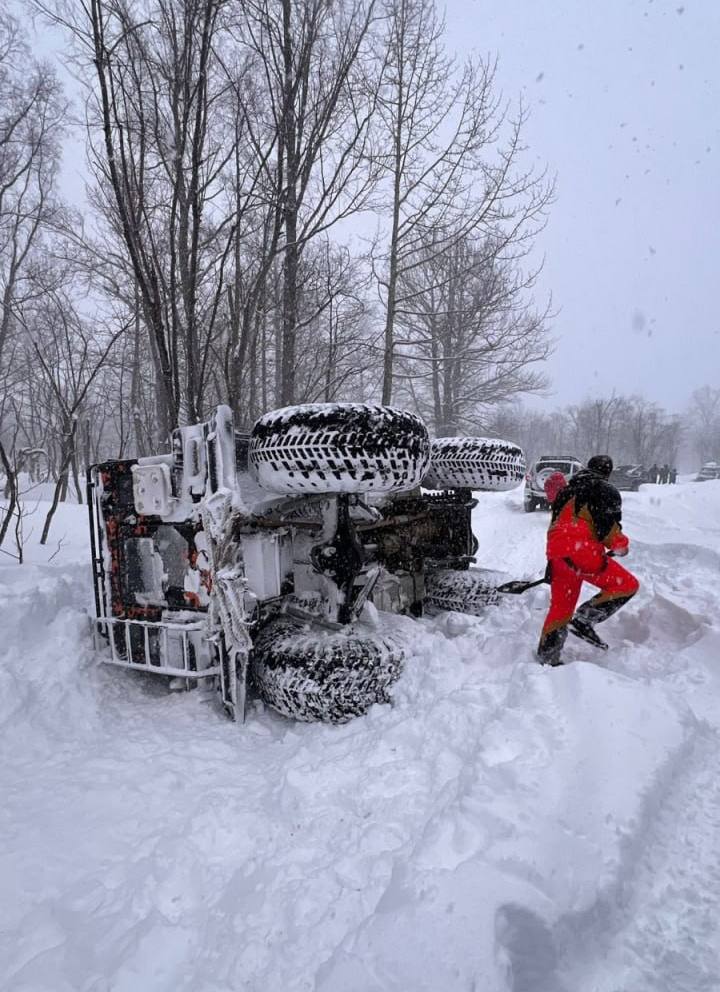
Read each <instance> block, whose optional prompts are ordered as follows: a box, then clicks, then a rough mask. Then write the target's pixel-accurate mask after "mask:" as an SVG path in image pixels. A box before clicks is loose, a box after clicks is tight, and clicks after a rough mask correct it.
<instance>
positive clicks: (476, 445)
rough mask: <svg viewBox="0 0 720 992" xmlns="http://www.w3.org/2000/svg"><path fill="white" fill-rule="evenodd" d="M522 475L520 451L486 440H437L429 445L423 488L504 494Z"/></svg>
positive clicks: (449, 438)
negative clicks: (428, 462)
mask: <svg viewBox="0 0 720 992" xmlns="http://www.w3.org/2000/svg"><path fill="white" fill-rule="evenodd" d="M524 476H525V457H524V455H523V453H522V449H521V448H519V447H518V446H517V444H513V443H512V442H510V441H498V440H496V439H494V438H487V437H438V438H435V440H434V441H433V442H432V447H431V450H430V468H429V469H428V472H427V473H426V475H425V478H424V479H423V486H425V487H426V488H427V489H483V490H495V491H496V492H504V491H505V490H508V489H514V488H515V487H516V486H518V485H519V484H520V483H521V482H522V481H523V478H524Z"/></svg>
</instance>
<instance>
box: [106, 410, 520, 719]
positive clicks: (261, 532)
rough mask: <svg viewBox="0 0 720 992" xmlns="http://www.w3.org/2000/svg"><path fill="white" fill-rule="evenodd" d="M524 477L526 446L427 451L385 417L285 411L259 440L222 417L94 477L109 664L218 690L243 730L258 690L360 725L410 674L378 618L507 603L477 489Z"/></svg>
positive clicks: (482, 444)
mask: <svg viewBox="0 0 720 992" xmlns="http://www.w3.org/2000/svg"><path fill="white" fill-rule="evenodd" d="M524 469H525V465H524V459H523V455H522V452H521V450H520V449H519V448H518V447H517V445H514V444H511V443H507V442H504V441H497V440H491V439H487V438H468V437H462V438H438V439H435V440H434V441H432V442H431V441H430V438H429V437H428V433H427V430H426V428H425V426H424V424H423V423H422V421H421V420H420V419H419V418H418V417H416V416H414V415H413V414H411V413H408V412H405V411H402V410H397V409H394V408H391V407H381V406H369V405H365V404H357V403H343V404H307V405H303V406H295V407H288V408H285V409H282V410H276V411H273V412H271V413H268V414H266V415H265V416H264V417H262V418H261V419H260V420H258V421H257V423H256V424H255V426H254V427H253V429H252V432H251V433H250V434H247V433H242V432H239V431H236V430H235V429H234V425H233V419H232V414H231V411H230V409H229V408H228V407H218V409H217V411H216V413H215V414H214V416H213V417H212V418H211V419H210V420H209V421H207V422H206V423H203V424H197V425H193V426H190V427H183V428H179V429H178V430H176V431H175V433H174V435H173V439H172V450H171V452H170V453H168V454H163V455H157V456H154V457H149V458H138V459H131V460H122V461H107V462H104V463H102V464H98V465H95V466H93V467H92V468H91V469H90V471H89V475H88V506H89V509H90V526H91V538H92V540H91V546H92V560H93V575H94V585H95V603H96V612H97V618H96V620H95V629H96V638H97V641H98V642H100V643H101V644H102V645H103V660H105V661H107V662H108V663H110V664H114V665H118V666H121V667H124V668H130V669H138V670H141V671H145V672H154V673H157V674H160V675H164V676H166V677H168V678H169V679H171V680H172V684H173V685H175V686H187V687H192V686H196V685H198V684H200V683H205V684H206V685H207V684H213V685H215V686H216V687H217V689H218V692H219V695H220V699H221V700H222V704H223V706H224V707H225V709H226V711H227V712H228V713H229V715H230V716H232V717H233V718H234V719H240V720H242V719H244V715H245V707H246V699H247V696H248V692H255V693H257V694H258V695H259V696H260V697H261V698H262V699H263V700H264V701H265V702H266V703H267V704H268V705H269V706H271V707H273V708H274V709H275V710H277V711H278V712H280V713H282V714H283V715H285V716H287V717H290V718H294V719H300V720H325V721H331V722H342V721H345V720H348V719H350V718H351V717H353V716H356V715H359V714H361V713H363V712H365V711H366V710H367V709H368V707H370V706H371V705H372V704H373V703H376V702H385V701H387V700H388V699H389V693H390V689H391V687H392V685H393V683H394V682H395V681H396V679H397V678H398V676H399V674H400V672H401V670H402V664H403V649H402V646H401V645H400V644H399V643H398V642H396V640H395V639H394V638H393V636H392V633H391V632H390V633H388V632H387V628H388V625H387V624H383V623H382V622H378V618H379V617H381V616H382V614H383V613H406V614H410V615H413V616H421V615H422V614H423V612H424V610H425V609H426V608H427V607H430V608H434V609H452V610H459V611H464V612H468V613H478V612H480V611H481V610H482V609H483V608H484V607H486V606H487V605H489V604H492V603H494V602H496V601H497V599H498V593H497V592H496V591H495V588H494V586H493V581H492V575H491V574H489V573H486V572H483V571H482V570H480V569H477V568H474V567H472V566H473V563H474V562H475V555H476V552H477V541H476V540H475V538H474V536H473V532H472V527H471V520H470V517H471V511H472V508H473V507H474V506H475V505H476V501H475V500H474V498H473V496H472V492H473V491H474V490H504V489H510V488H513V487H515V486H517V485H518V484H519V483H520V482H521V481H522V479H523V473H524ZM377 611H380V613H378V612H377ZM390 626H391V625H390Z"/></svg>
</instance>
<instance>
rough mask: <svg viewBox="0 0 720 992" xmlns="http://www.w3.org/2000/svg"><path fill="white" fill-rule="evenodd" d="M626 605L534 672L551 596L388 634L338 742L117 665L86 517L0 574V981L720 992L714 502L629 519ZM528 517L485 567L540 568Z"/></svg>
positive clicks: (483, 508) (646, 503)
mask: <svg viewBox="0 0 720 992" xmlns="http://www.w3.org/2000/svg"><path fill="white" fill-rule="evenodd" d="M624 502H625V507H626V530H627V532H628V534H629V535H630V537H631V540H632V542H633V543H632V550H631V556H630V557H629V558H628V559H627V562H628V565H629V567H630V568H632V569H633V570H635V571H636V572H637V574H638V576H639V578H640V580H641V583H642V588H641V592H640V594H639V595H638V597H637V598H636V600H635V601H634V602H633V604H631V605H630V606H629V607H627V608H626V610H624V611H623V612H622V613H621V614H619V615H618V617H617V618H615V619H612V620H610V621H609V622H608V625H607V626H606V627H605V628H604V630H603V634H604V635H605V634H607V639H608V641H609V642H610V645H611V651H610V652H609V653H608V655H605V656H603V655H597V654H596V653H594V652H593V649H592V648H590V647H588V646H587V645H584V644H582V643H580V642H577V643H573V644H570V645H569V646H568V648H567V649H566V650H567V657H568V659H569V660H572V661H573V662H574V663H572V664H568V665H567V666H566V667H564V668H562V669H556V670H549V669H544V668H541V667H539V666H537V665H536V664H535V662H534V661H533V649H534V646H535V643H536V640H537V635H538V630H539V627H540V625H541V622H542V617H543V611H544V609H545V607H546V602H547V591H546V590H545V589H544V588H542V587H541V588H540V589H536V590H533V591H532V592H530V593H528V594H527V595H526V596H524V597H517V598H516V597H507V598H506V599H505V600H504V601H503V602H502V603H501V605H500V606H499V607H494V608H492V609H491V610H489V611H488V613H487V615H486V616H485V617H482V618H474V617H466V616H464V615H459V614H442V615H438V616H436V617H427V618H425V619H423V620H421V621H412V620H410V619H407V618H382V620H381V621H380V623H381V625H385V624H387V625H390V626H392V628H393V629H394V631H395V633H396V634H399V635H400V636H401V637H402V638H403V639H404V640H405V642H406V645H407V648H408V654H409V662H408V665H407V668H406V671H405V673H404V675H403V676H402V678H401V680H400V682H399V683H398V685H397V688H396V692H395V703H394V705H393V706H392V707H391V706H378V707H375V708H374V709H373V710H371V712H370V713H368V715H367V716H366V717H364V718H361V719H357V720H355V721H353V722H351V723H349V724H347V725H344V726H340V727H327V726H319V725H299V724H293V723H289V722H287V721H284V720H283V719H282V718H280V717H278V716H276V715H274V714H272V713H270V712H269V711H267V712H265V711H263V710H262V708H261V707H260V706H259V705H257V706H256V707H255V708H254V709H253V710H251V713H250V717H249V720H248V723H247V724H246V725H245V726H244V727H241V728H239V727H237V726H234V725H232V724H231V723H229V722H227V721H225V720H224V719H223V717H222V716H221V715H220V713H219V710H218V708H217V706H216V704H215V702H214V700H213V699H212V698H210V699H209V698H208V697H206V696H202V695H200V694H199V693H195V692H191V693H181V694H169V693H168V692H167V691H166V689H165V687H164V686H163V685H162V684H161V683H159V682H157V681H154V680H153V678H152V677H151V676H144V675H142V674H140V675H135V674H134V673H127V672H118V671H115V670H112V669H106V668H103V667H102V666H101V665H99V664H98V660H97V658H96V657H95V655H94V654H93V651H92V646H91V641H90V635H89V625H88V623H87V619H86V611H88V610H89V609H90V608H91V596H92V592H91V584H90V570H89V566H88V564H87V557H88V552H87V547H86V527H85V516H84V509H83V508H82V507H62V508H61V510H60V511H59V514H58V519H57V520H56V523H55V525H54V526H55V534H56V540H57V539H58V538H62V542H61V546H60V549H59V551H57V553H56V554H55V556H54V557H53V559H52V561H49V558H50V555H52V554H53V552H55V550H56V546H57V545H54V546H53V548H52V549H50V550H49V551H45V549H40V548H38V547H36V546H32V547H30V548H29V549H28V551H29V557H30V559H31V560H30V562H29V564H27V565H25V566H23V567H21V568H20V567H18V566H16V565H14V564H12V563H10V562H8V563H7V564H6V563H3V564H2V565H1V566H0V587H1V589H2V596H1V597H0V631H2V639H1V641H0V728H1V730H2V740H3V760H2V765H1V766H0V795H2V804H1V807H0V808H1V810H2V812H1V815H2V840H3V843H2V845H1V846H0V882H1V886H0V893H1V894H0V984H1V985H2V988H3V989H6V990H8V992H10V990H12V992H20V990H23V992H29V990H32V992H44V990H47V992H51V990H52V992H71V990H72V992H78V990H82V992H91V990H92V992H100V990H103V992H104V990H113V992H124V990H128V992H129V990H138V989H142V990H143V992H156V990H157V992H160V990H168V992H170V990H172V992H180V990H188V992H189V990H192V992H230V990H237V989H243V990H251V992H261V990H262V992H309V990H318V992H371V990H378V992H379V990H397V992H410V990H412V992H420V990H433V992H438V990H441V989H442V990H448V992H455V990H458V992H460V990H467V989H476V990H482V992H506V990H513V992H531V990H532V992H563V990H566V992H575V990H577V989H583V990H589V989H592V990H598V992H611V990H617V989H623V990H624V989H627V990H631V989H632V990H640V989H642V990H655V989H658V990H659V989H665V990H668V992H670V990H673V992H678V990H688V992H690V990H693V992H697V990H699V989H701V988H707V989H710V988H715V987H717V986H718V983H719V982H720V965H719V960H718V959H719V957H720V953H719V950H718V946H719V945H718V933H717V919H718V916H719V913H718V911H719V910H720V863H719V862H718V858H717V854H716V851H715V843H714V837H715V831H716V830H717V827H718V824H719V823H720V784H719V783H720V749H719V748H718V739H717V730H718V724H720V715H719V714H720V706H718V703H719V702H720V675H719V674H718V668H719V662H718V659H720V621H718V616H719V611H718V607H719V605H720V594H719V593H718V582H717V579H718V567H719V566H720V523H719V521H720V482H708V483H702V484H685V485H678V486H676V487H667V486H665V487H660V486H645V487H643V488H642V490H641V491H640V493H638V494H627V495H626V497H625V500H624ZM546 524H547V517H546V516H545V515H544V514H533V515H529V514H523V512H522V503H521V494H520V493H519V492H517V491H516V492H512V493H508V494H504V493H497V494H495V493H488V494H483V495H482V496H481V497H480V501H479V506H478V508H477V510H476V519H475V525H476V533H477V536H478V537H479V540H480V552H479V562H480V564H481V565H483V566H485V567H488V568H493V569H500V570H504V571H507V572H510V573H512V574H513V575H514V576H516V577H518V578H522V577H525V576H531V575H534V574H537V573H539V572H540V570H541V569H542V564H543V543H544V529H545V526H546Z"/></svg>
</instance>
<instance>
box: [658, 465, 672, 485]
mask: <svg viewBox="0 0 720 992" xmlns="http://www.w3.org/2000/svg"><path fill="white" fill-rule="evenodd" d="M669 479H670V466H669V465H668V464H667V462H666V463H665V465H663V467H662V468H661V469H660V482H662V484H663V485H665V484H666V483H667V482H668V481H669Z"/></svg>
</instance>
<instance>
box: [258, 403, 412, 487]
mask: <svg viewBox="0 0 720 992" xmlns="http://www.w3.org/2000/svg"><path fill="white" fill-rule="evenodd" d="M429 457H430V439H429V438H428V433H427V429H426V428H425V425H424V424H423V422H422V421H421V420H420V418H419V417H416V416H415V415H414V414H412V413H407V412H406V411H404V410H396V409H395V408H394V407H388V406H368V405H365V404H363V403H308V404H305V405H304V406H292V407H286V408H285V409H282V410H274V411H272V412H271V413H267V414H265V416H264V417H261V418H260V420H258V421H257V423H256V424H255V426H254V427H253V430H252V436H251V440H250V450H249V465H250V471H251V473H252V475H253V477H254V478H255V480H256V481H257V482H258V483H259V485H261V486H262V487H263V488H264V489H269V490H271V491H272V492H276V493H307V492H316V493H331V494H332V493H390V492H398V491H402V490H407V489H414V488H415V487H416V486H418V485H419V484H420V481H421V479H422V477H423V475H424V474H425V470H426V469H427V465H428V460H429Z"/></svg>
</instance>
